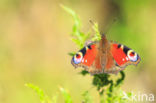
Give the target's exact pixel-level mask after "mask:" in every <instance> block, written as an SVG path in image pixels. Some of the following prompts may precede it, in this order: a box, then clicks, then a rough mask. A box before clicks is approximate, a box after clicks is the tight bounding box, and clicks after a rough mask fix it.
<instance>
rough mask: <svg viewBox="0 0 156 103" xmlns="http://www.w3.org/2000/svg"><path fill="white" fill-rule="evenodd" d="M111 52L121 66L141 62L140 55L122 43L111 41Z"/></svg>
mask: <svg viewBox="0 0 156 103" xmlns="http://www.w3.org/2000/svg"><path fill="white" fill-rule="evenodd" d="M111 53H112V56H113V58H114V60H115V62H116V65H117V66H119V67H125V66H127V65H130V64H132V65H137V64H138V63H139V62H140V57H139V55H138V54H137V53H136V52H135V51H134V50H132V49H130V48H128V47H127V46H124V45H122V44H117V43H111Z"/></svg>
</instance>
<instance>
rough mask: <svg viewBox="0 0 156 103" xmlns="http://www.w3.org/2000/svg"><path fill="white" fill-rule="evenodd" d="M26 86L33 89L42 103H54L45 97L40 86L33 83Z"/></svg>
mask: <svg viewBox="0 0 156 103" xmlns="http://www.w3.org/2000/svg"><path fill="white" fill-rule="evenodd" d="M25 86H27V87H29V88H31V89H33V90H34V91H35V92H36V93H37V94H38V96H39V97H40V101H41V103H52V102H51V101H50V99H49V97H48V96H47V95H45V94H44V92H43V90H42V89H40V88H39V87H38V86H36V85H34V84H31V83H27V84H25Z"/></svg>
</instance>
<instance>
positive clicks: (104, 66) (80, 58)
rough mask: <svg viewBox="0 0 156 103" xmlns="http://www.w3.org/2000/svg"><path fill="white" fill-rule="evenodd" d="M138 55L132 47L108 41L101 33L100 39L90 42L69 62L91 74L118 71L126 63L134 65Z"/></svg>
mask: <svg viewBox="0 0 156 103" xmlns="http://www.w3.org/2000/svg"><path fill="white" fill-rule="evenodd" d="M139 61H140V57H139V56H138V54H137V53H135V52H134V51H133V50H132V49H130V48H128V47H126V46H124V45H121V44H117V43H114V42H111V41H108V40H107V38H106V36H105V35H102V38H101V40H100V41H97V42H92V43H90V44H88V45H86V46H85V47H84V48H82V49H81V50H80V51H78V52H77V53H76V54H75V55H74V56H73V58H72V61H71V63H72V64H73V66H74V67H75V68H77V67H83V68H84V69H85V70H86V71H88V72H89V73H91V74H98V73H115V74H116V73H118V72H119V71H121V70H123V69H125V67H126V66H127V65H130V64H132V65H136V64H138V63H139Z"/></svg>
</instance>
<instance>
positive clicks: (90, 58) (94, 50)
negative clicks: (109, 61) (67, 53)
mask: <svg viewBox="0 0 156 103" xmlns="http://www.w3.org/2000/svg"><path fill="white" fill-rule="evenodd" d="M71 63H72V64H73V66H74V67H75V68H77V67H83V68H85V70H87V71H88V72H90V73H91V74H95V73H101V72H102V67H101V57H100V51H99V50H98V45H97V44H90V45H88V46H86V47H84V48H83V49H81V50H80V51H79V52H77V53H76V54H75V55H74V56H73V58H72V61H71Z"/></svg>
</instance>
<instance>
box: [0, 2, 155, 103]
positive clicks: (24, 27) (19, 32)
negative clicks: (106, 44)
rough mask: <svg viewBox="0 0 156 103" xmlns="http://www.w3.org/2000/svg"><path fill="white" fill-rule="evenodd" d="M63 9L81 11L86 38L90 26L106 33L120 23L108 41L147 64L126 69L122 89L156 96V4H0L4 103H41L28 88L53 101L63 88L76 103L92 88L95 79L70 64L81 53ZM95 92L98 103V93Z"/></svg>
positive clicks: (1, 93) (0, 70) (0, 82)
mask: <svg viewBox="0 0 156 103" xmlns="http://www.w3.org/2000/svg"><path fill="white" fill-rule="evenodd" d="M60 4H63V5H65V6H68V7H70V8H72V9H73V10H75V11H76V13H77V14H78V15H79V17H80V19H81V21H82V23H83V27H82V30H83V31H84V32H87V31H88V30H89V28H90V27H91V24H90V22H89V20H93V21H96V22H98V24H99V27H100V31H101V32H105V28H106V26H107V25H108V24H110V22H111V21H112V19H113V18H114V17H117V18H118V20H117V22H116V23H114V24H113V25H112V26H111V28H110V30H109V32H108V33H107V37H108V38H109V40H113V41H117V42H119V43H122V44H125V45H127V46H128V47H130V48H133V49H134V50H135V51H136V52H137V53H138V54H139V55H140V57H141V60H142V61H141V62H140V63H139V65H138V66H137V67H134V66H129V67H128V68H126V70H125V73H126V79H125V81H124V85H123V86H122V89H123V90H124V91H134V92H137V93H138V92H139V91H140V92H141V93H147V94H149V93H152V94H156V75H155V73H156V46H155V45H156V1H155V0H97V1H95V0H0V103H39V97H38V96H37V95H35V94H34V92H32V91H31V90H30V89H29V88H27V87H25V86H24V84H25V83H34V84H36V85H38V86H39V87H41V88H42V89H43V90H44V91H45V92H46V93H47V94H48V95H50V96H53V95H55V94H56V93H57V92H58V91H59V90H58V88H59V86H62V87H64V88H66V89H67V90H68V91H69V92H70V94H71V96H72V98H73V101H74V102H75V103H78V102H79V101H81V100H82V96H81V94H82V93H83V92H84V91H85V90H89V89H90V88H91V87H92V84H91V82H92V76H89V75H87V76H85V77H83V76H82V75H79V74H78V73H79V72H80V71H81V69H77V70H75V69H74V67H73V66H72V65H71V63H70V62H71V57H70V56H69V55H68V53H69V52H71V51H78V48H77V47H76V45H75V44H74V43H73V42H72V41H71V40H70V35H69V34H70V33H71V31H72V26H73V19H72V17H71V16H70V15H69V14H67V13H66V12H65V11H64V10H63V9H62V8H61V7H60ZM90 92H91V96H92V97H93V99H94V100H95V101H97V103H98V101H99V96H98V92H97V91H96V88H92V89H91V90H90ZM58 95H59V96H60V97H59V99H58V103H62V102H63V99H62V96H61V95H60V93H59V92H58Z"/></svg>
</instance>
